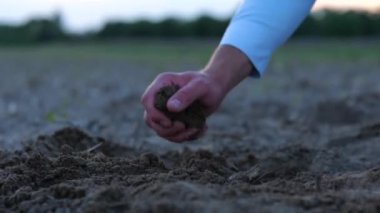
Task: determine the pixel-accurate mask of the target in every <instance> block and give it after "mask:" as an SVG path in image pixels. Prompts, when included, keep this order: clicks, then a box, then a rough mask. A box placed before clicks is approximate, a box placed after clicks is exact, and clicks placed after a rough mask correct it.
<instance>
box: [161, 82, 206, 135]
mask: <svg viewBox="0 0 380 213" xmlns="http://www.w3.org/2000/svg"><path fill="white" fill-rule="evenodd" d="M179 88H180V87H179V86H178V85H169V86H165V87H162V88H161V89H160V90H159V91H158V92H157V93H156V95H155V100H154V106H155V107H156V108H157V109H158V110H160V111H161V112H163V113H164V114H165V115H166V116H167V117H168V118H170V119H171V120H172V121H181V122H182V123H184V124H185V125H186V127H187V128H198V129H201V128H202V127H203V126H204V125H205V122H206V117H205V113H204V111H203V107H202V104H201V103H200V102H199V101H195V102H194V103H192V104H191V105H190V106H189V107H188V108H186V109H185V110H183V111H182V112H179V113H174V112H170V111H169V110H168V108H167V107H166V104H167V102H168V100H169V99H170V97H171V96H173V95H174V94H175V93H176V92H177V91H178V90H179Z"/></svg>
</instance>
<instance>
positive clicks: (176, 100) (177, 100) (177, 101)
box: [167, 81, 205, 112]
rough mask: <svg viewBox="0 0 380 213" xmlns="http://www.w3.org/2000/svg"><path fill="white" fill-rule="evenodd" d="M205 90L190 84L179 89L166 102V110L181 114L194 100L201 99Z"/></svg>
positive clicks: (193, 83) (192, 83) (194, 83)
mask: <svg viewBox="0 0 380 213" xmlns="http://www.w3.org/2000/svg"><path fill="white" fill-rule="evenodd" d="M204 93H205V88H204V87H202V86H199V85H197V84H196V82H195V81H193V82H190V83H188V84H186V85H185V86H183V87H182V88H181V89H179V90H178V91H177V92H176V93H175V94H174V95H173V96H172V97H171V98H170V99H169V101H168V103H167V108H168V110H169V111H171V112H181V111H183V110H184V109H186V108H187V107H188V106H190V105H191V104H192V103H193V102H194V101H195V100H197V99H199V98H201V97H202V96H203V94H204Z"/></svg>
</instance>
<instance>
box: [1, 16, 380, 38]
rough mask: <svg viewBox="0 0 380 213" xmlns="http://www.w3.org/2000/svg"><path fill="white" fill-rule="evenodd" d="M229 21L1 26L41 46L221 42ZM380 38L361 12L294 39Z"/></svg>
mask: <svg viewBox="0 0 380 213" xmlns="http://www.w3.org/2000/svg"><path fill="white" fill-rule="evenodd" d="M228 23H229V19H225V20H220V19H216V18H213V17H211V16H206V15H204V16H200V17H198V18H196V19H194V20H190V21H184V20H181V19H177V18H167V19H164V20H162V21H158V22H154V21H149V20H140V21H135V22H122V21H120V22H109V23H107V24H105V25H104V26H103V27H102V28H101V29H100V30H98V31H96V32H92V33H87V34H84V35H80V36H79V35H75V34H70V33H67V32H66V31H65V30H64V29H63V27H62V19H61V17H60V16H59V15H55V16H54V17H52V18H50V19H33V20H30V21H28V22H27V23H25V24H22V25H19V26H11V25H0V43H2V44H15V43H16V44H18V43H21V44H22V43H37V42H48V41H71V40H78V39H80V40H106V39H123V38H184V37H189V38H217V37H220V36H222V35H223V32H224V31H225V29H226V28H227V26H228ZM310 36H313V37H360V36H380V14H375V13H367V12H363V11H362V12H361V11H347V12H337V11H329V10H325V11H319V12H316V13H313V14H311V15H310V16H308V17H307V18H306V20H305V21H304V22H303V24H302V25H301V26H300V28H299V29H298V30H297V31H296V32H295V34H294V37H310Z"/></svg>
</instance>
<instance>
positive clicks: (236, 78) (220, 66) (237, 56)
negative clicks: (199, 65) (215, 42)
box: [201, 45, 255, 94]
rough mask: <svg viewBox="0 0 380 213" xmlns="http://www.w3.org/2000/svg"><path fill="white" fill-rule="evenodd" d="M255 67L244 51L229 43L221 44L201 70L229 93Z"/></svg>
mask: <svg viewBox="0 0 380 213" xmlns="http://www.w3.org/2000/svg"><path fill="white" fill-rule="evenodd" d="M253 69H255V68H254V66H253V65H252V63H251V62H250V60H249V59H248V57H247V56H246V55H245V54H244V53H243V52H241V51H240V50H239V49H237V48H235V47H232V46H229V45H221V46H219V47H218V48H217V49H216V50H215V52H214V54H213V56H212V57H211V59H210V61H209V63H208V65H207V66H206V67H205V68H204V69H203V70H202V71H201V72H202V73H204V74H206V75H207V76H209V77H210V78H211V79H213V80H214V81H215V82H217V84H218V85H219V86H220V88H221V89H222V91H223V93H224V94H227V93H228V92H229V91H230V90H231V89H232V88H233V87H235V86H236V85H237V84H239V83H240V82H241V81H242V80H243V79H245V78H246V77H248V76H249V75H250V73H251V72H252V71H253Z"/></svg>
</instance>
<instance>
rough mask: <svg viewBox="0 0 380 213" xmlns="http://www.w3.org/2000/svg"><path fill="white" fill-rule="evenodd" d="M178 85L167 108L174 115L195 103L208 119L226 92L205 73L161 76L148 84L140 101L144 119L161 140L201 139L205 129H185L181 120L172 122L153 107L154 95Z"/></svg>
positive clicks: (163, 74) (182, 140) (166, 74)
mask: <svg viewBox="0 0 380 213" xmlns="http://www.w3.org/2000/svg"><path fill="white" fill-rule="evenodd" d="M173 84H175V85H178V86H179V87H180V89H179V90H178V91H177V92H176V93H175V94H174V95H173V96H172V97H171V98H170V99H169V101H168V103H167V108H168V110H169V111H171V112H181V111H183V110H184V109H186V108H187V107H188V106H189V105H190V104H192V103H193V102H194V101H199V102H200V103H201V104H202V105H203V107H204V109H203V110H204V113H205V115H206V116H209V115H211V114H212V113H213V112H215V110H216V109H217V108H218V106H219V105H220V103H221V102H222V100H223V98H224V97H225V95H226V92H225V91H224V90H223V89H222V87H221V85H220V84H219V82H218V81H216V80H215V79H213V78H212V77H211V76H210V75H208V74H206V73H203V72H183V73H162V74H160V75H158V76H157V77H156V79H155V80H154V81H153V82H152V83H151V84H150V85H149V87H148V88H147V89H146V91H145V93H144V94H143V96H142V98H141V102H142V104H143V106H144V108H145V112H144V120H145V122H146V124H147V125H148V126H149V127H150V128H152V129H153V130H154V131H155V132H156V133H157V134H158V135H160V136H161V137H163V138H165V139H167V140H170V141H172V142H177V143H179V142H184V141H188V140H194V139H197V138H199V137H200V136H201V135H202V134H203V133H204V132H205V131H206V130H207V125H206V126H205V127H204V128H203V129H196V128H186V126H185V124H183V123H182V122H179V121H171V120H170V119H169V118H167V117H166V116H165V115H164V114H163V113H162V112H160V111H159V110H158V109H156V108H155V107H154V98H155V94H156V93H157V92H158V91H159V90H160V89H161V88H162V87H164V86H168V85H173Z"/></svg>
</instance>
